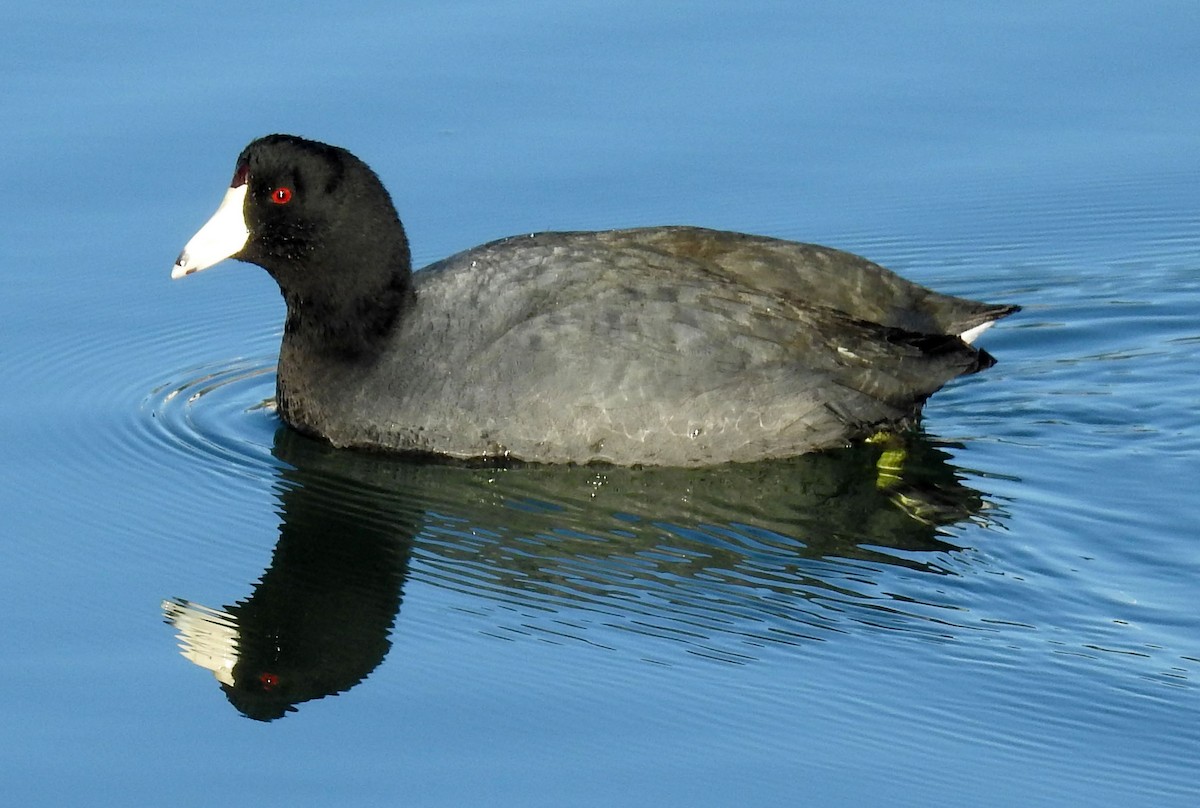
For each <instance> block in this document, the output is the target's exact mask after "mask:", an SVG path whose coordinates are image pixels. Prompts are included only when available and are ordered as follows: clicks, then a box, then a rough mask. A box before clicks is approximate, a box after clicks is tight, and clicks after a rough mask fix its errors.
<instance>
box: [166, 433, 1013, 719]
mask: <svg viewBox="0 0 1200 808" xmlns="http://www.w3.org/2000/svg"><path fill="white" fill-rule="evenodd" d="M273 454H274V455H275V457H276V458H277V459H278V460H280V461H282V463H283V464H284V467H283V468H281V469H280V470H279V472H278V474H279V477H278V481H277V483H276V485H275V489H276V498H277V502H278V513H279V515H280V528H279V539H278V542H277V544H276V547H275V551H274V554H273V557H272V560H271V564H270V566H269V567H268V569H267V570H266V571H265V572H264V573H263V574H262V576H261V578H260V579H259V581H258V583H257V584H256V585H255V586H254V587H253V591H252V592H251V593H250V594H249V595H248V596H247V597H246V598H244V599H242V600H239V601H238V602H237V603H234V604H232V605H230V606H227V607H225V608H223V609H219V610H218V609H210V608H208V607H205V606H201V605H199V604H196V603H193V602H190V601H187V600H183V599H171V600H168V601H165V602H164V604H163V609H164V613H165V615H166V618H167V621H168V622H169V623H171V624H172V625H173V626H175V627H176V629H177V630H178V633H179V637H180V640H181V643H182V646H181V647H182V648H183V654H184V656H185V657H187V658H189V659H190V660H192V661H193V662H195V663H196V664H198V665H201V666H203V667H205V668H208V669H210V670H212V671H213V672H214V674H215V675H216V676H217V679H218V681H219V682H220V686H221V689H222V690H223V691H224V693H225V695H226V696H227V698H228V699H229V701H230V702H231V703H232V704H233V705H234V706H235V707H236V708H237V709H238V710H239V711H240V712H241V713H243V714H244V715H247V716H249V717H251V718H255V719H259V720H272V719H275V718H278V717H281V716H283V715H285V714H286V713H287V712H289V711H292V710H294V709H295V705H297V704H300V703H302V702H305V701H310V700H313V699H319V698H323V697H325V696H328V695H333V694H337V693H341V692H344V691H346V690H348V689H350V688H352V687H354V686H355V685H356V684H358V683H359V682H361V681H362V680H363V679H365V678H366V677H367V676H368V675H369V674H370V673H371V672H372V671H373V670H374V669H375V668H376V667H377V666H378V665H379V664H380V663H381V662H382V661H383V659H384V657H385V656H386V654H387V653H388V650H389V648H390V635H391V633H392V631H393V629H394V627H395V622H396V619H397V615H398V614H399V610H400V605H401V600H402V596H403V591H404V585H405V582H406V580H407V579H409V577H410V574H413V575H416V576H418V577H419V578H420V580H422V581H423V582H427V583H431V584H434V585H438V586H443V587H447V588H453V589H457V590H460V591H464V592H469V593H471V594H472V595H473V596H476V597H478V598H479V599H480V600H479V602H480V603H481V604H487V603H493V604H496V605H497V608H511V607H512V606H513V605H514V604H515V605H517V606H519V607H520V608H521V609H525V610H532V611H535V612H537V611H540V612H544V613H550V614H554V615H556V616H557V618H556V620H555V621H554V622H555V628H554V631H557V632H565V633H566V634H567V635H570V634H572V633H574V635H575V636H576V638H578V639H582V640H584V641H590V640H589V639H588V637H587V636H586V633H587V630H588V629H587V624H588V622H589V621H590V620H595V621H597V622H599V623H602V624H603V625H605V626H608V627H611V626H613V625H618V626H620V627H624V628H627V629H629V630H631V631H634V632H636V633H638V634H649V635H654V636H658V637H662V638H664V639H666V640H670V641H675V642H679V643H683V644H684V645H685V646H687V647H688V649H689V650H691V651H693V652H695V653H699V654H702V655H707V656H712V657H714V658H717V659H722V660H724V661H731V662H737V661H744V660H745V659H746V652H745V650H744V649H743V648H742V647H741V645H742V644H745V643H748V644H749V645H750V646H754V645H761V643H763V642H782V643H801V642H804V641H809V640H813V639H823V638H827V636H828V635H829V634H831V633H832V634H836V633H837V632H839V631H843V630H844V625H843V624H844V623H845V621H846V620H847V617H846V609H845V608H844V605H845V604H847V603H854V602H857V603H860V604H862V603H865V602H866V600H868V599H869V598H864V596H863V595H862V594H861V592H860V591H859V590H860V588H861V587H862V586H863V585H867V586H869V585H870V584H871V582H872V578H873V576H877V574H878V571H879V570H881V569H894V568H896V567H901V568H906V569H908V570H912V571H916V572H918V573H928V574H934V575H937V574H946V573H948V572H949V570H948V569H947V568H946V567H944V566H943V565H942V564H941V563H940V562H942V561H943V560H944V559H945V558H946V554H947V553H952V552H953V551H955V550H956V549H958V548H957V547H956V546H955V545H954V544H952V543H950V542H949V541H948V540H947V532H946V531H945V528H946V526H949V525H952V524H954V523H957V522H961V521H963V520H968V519H971V520H975V521H981V520H986V519H991V518H994V516H992V515H989V507H988V506H987V505H986V503H985V501H984V499H983V497H982V496H981V495H980V493H979V492H977V491H975V490H973V489H971V488H969V487H967V486H965V485H964V484H963V483H962V482H961V480H960V479H959V476H958V475H957V473H956V470H955V468H954V467H953V466H952V465H951V464H950V463H949V455H948V454H947V453H946V451H945V450H944V449H943V448H939V447H938V446H937V445H935V444H934V443H933V442H931V441H930V440H928V439H927V438H925V437H924V436H922V435H920V434H911V435H906V436H904V437H903V438H891V439H889V440H888V441H884V442H881V443H875V444H864V445H862V446H858V447H854V448H851V449H846V450H841V451H836V452H828V453H823V454H818V455H810V456H805V457H799V458H792V459H788V460H781V461H772V462H765V463H756V464H748V465H736V466H734V465H731V466H723V467H718V468H713V469H702V470H679V469H627V468H596V467H545V466H532V467H530V466H526V467H514V468H496V467H487V468H467V467H462V466H454V465H445V464H437V463H422V462H414V461H412V460H402V459H396V458H391V457H385V456H378V455H371V454H364V453H357V452H347V451H338V450H334V449H330V448H329V447H327V446H325V445H323V444H320V443H317V442H314V441H311V440H308V439H306V438H303V437H301V436H299V435H297V434H296V433H294V432H292V431H291V430H288V429H280V430H279V431H278V432H277V433H276V436H275V444H274V447H273ZM485 608H486V607H485ZM867 608H868V611H871V612H872V613H873V614H874V615H875V616H872V617H868V618H866V619H867V620H868V621H871V620H876V619H882V618H879V617H878V615H880V614H881V613H882V612H894V610H893V609H892V608H891V607H889V606H886V605H885V606H882V607H880V606H878V605H871V604H868V605H867ZM601 644H602V643H601Z"/></svg>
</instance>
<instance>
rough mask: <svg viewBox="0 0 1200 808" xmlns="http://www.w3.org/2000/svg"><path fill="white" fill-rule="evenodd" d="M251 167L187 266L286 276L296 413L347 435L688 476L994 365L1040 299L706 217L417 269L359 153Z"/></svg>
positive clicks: (798, 445) (911, 409)
mask: <svg viewBox="0 0 1200 808" xmlns="http://www.w3.org/2000/svg"><path fill="white" fill-rule="evenodd" d="M235 166H236V167H235V169H234V174H233V180H232V182H231V184H230V187H229V189H228V190H227V191H226V193H225V197H224V199H223V200H222V202H221V203H220V206H219V207H218V209H217V211H216V213H215V214H213V216H212V218H211V219H209V221H208V222H207V223H206V224H205V225H204V226H203V227H201V228H200V230H199V231H198V232H197V233H196V234H195V236H194V237H192V239H191V240H190V241H189V242H188V243H187V246H186V247H185V248H184V250H183V252H182V253H181V254H180V255H179V258H178V259H177V260H176V262H175V266H174V269H173V271H172V273H171V275H172V277H173V278H180V277H183V276H185V275H190V274H192V273H194V272H199V271H200V270H202V269H206V268H207V267H210V266H212V265H214V264H216V263H218V262H220V261H222V260H224V259H226V258H235V259H238V260H240V261H247V262H250V263H253V264H258V265H259V266H261V267H262V268H264V269H265V270H266V271H267V272H268V273H269V274H270V275H271V277H272V278H274V279H275V281H276V282H277V283H278V285H279V289H280V292H281V293H282V294H283V299H284V301H285V303H286V306H287V315H286V320H285V323H284V329H283V340H282V344H281V346H280V353H279V363H278V367H277V371H276V404H277V408H278V412H279V414H280V416H281V417H282V419H283V420H284V421H285V422H286V423H288V424H289V425H291V426H292V427H293V428H295V429H297V430H299V431H300V432H302V433H305V434H308V435H311V436H315V437H317V438H321V439H323V440H326V441H328V442H330V443H332V444H333V445H335V446H338V447H353V448H360V449H374V450H383V451H390V452H409V453H416V454H422V455H439V456H444V457H447V458H456V459H461V460H489V459H491V460H495V459H506V460H518V461H528V462H538V463H609V464H618V465H665V466H705V465H713V464H719V463H727V462H749V461H756V460H762V459H766V458H778V457H787V456H791V455H797V454H802V453H806V452H811V451H816V450H822V449H828V448H832V447H836V446H842V445H846V444H847V443H849V442H852V441H854V440H857V439H860V438H863V437H865V436H867V435H870V434H872V433H874V432H876V431H878V430H880V429H889V428H896V427H900V426H904V425H907V424H910V423H911V422H912V421H913V420H914V419H916V418H917V417H918V416H919V413H920V410H921V407H922V405H923V403H924V402H925V400H926V399H927V398H928V397H929V396H930V395H931V394H933V393H934V392H935V391H937V390H938V389H939V388H941V387H942V386H943V385H944V384H946V383H947V382H949V381H950V380H951V379H954V378H956V377H958V376H960V375H963V374H968V373H974V372H976V371H978V370H981V369H984V368H986V367H989V366H991V365H992V364H993V363H994V361H995V360H994V359H993V358H992V357H991V356H990V355H989V354H988V353H986V352H985V351H983V350H980V349H977V348H974V347H972V346H971V344H970V343H971V342H972V341H973V340H974V339H975V338H976V337H978V335H979V334H980V333H982V332H983V331H984V330H985V329H986V328H988V327H989V326H991V325H992V324H993V323H994V322H995V321H996V320H998V319H999V318H1001V317H1004V316H1006V315H1008V314H1011V313H1012V312H1014V311H1017V309H1018V307H1017V306H1013V305H989V304H985V303H979V302H975V301H971V300H966V299H963V298H957V297H951V296H948V295H944V294H939V293H937V292H934V291H932V290H929V289H926V288H924V287H922V286H919V285H917V284H914V283H911V282H909V281H907V280H905V279H903V278H901V277H900V276H898V275H896V274H895V273H893V272H891V271H890V270H887V269H885V268H883V267H881V266H879V265H878V264H875V263H872V262H871V261H868V260H867V259H865V258H860V257H858V256H856V255H853V254H850V253H847V252H842V251H840V250H835V249H830V248H827V247H821V246H816V245H812V244H802V243H797V242H792V241H784V240H780V239H776V238H770V237H766V236H757V235H749V234H745V233H733V232H724V231H718V230H709V229H705V228H699V227H683V226H668V227H644V228H636V229H627V230H605V231H586V232H585V231H580V232H542V233H532V234H528V235H517V236H512V237H509V238H504V239H500V240H497V241H492V242H490V243H487V244H484V245H482V246H479V247H473V248H471V249H468V250H465V251H463V252H460V253H458V254H456V255H452V256H450V257H449V258H446V259H443V260H441V261H438V262H436V263H434V264H431V265H430V266H428V267H426V268H424V269H422V270H420V271H417V272H413V271H412V261H411V256H410V252H409V244H408V238H407V235H406V234H405V231H404V227H403V225H402V224H401V221H400V218H399V216H398V215H397V213H396V209H395V206H394V205H393V203H392V200H391V197H390V196H389V194H388V192H387V190H386V189H385V188H384V186H383V183H382V182H381V181H380V179H379V178H378V176H377V175H376V174H375V172H374V171H372V170H371V169H370V168H369V167H368V166H367V164H366V163H364V162H363V161H362V160H360V159H358V158H357V157H355V156H354V155H352V154H351V153H350V152H348V151H346V150H345V149H342V148H339V147H336V146H331V145H327V144H324V143H318V142H315V141H311V140H305V139H302V138H299V137H294V136H291V135H269V136H267V137H263V138H260V139H258V140H255V141H253V142H252V143H250V144H249V145H248V146H247V147H246V148H245V149H244V150H243V151H242V153H241V154H240V155H239V157H238V158H237V162H236V164H235Z"/></svg>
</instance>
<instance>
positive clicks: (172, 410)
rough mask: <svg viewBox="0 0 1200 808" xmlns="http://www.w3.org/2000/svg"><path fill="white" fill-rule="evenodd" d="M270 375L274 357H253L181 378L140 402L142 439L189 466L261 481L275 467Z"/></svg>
mask: <svg viewBox="0 0 1200 808" xmlns="http://www.w3.org/2000/svg"><path fill="white" fill-rule="evenodd" d="M274 370H275V365H274V360H273V357H256V358H251V359H240V360H235V361H231V362H214V363H210V364H206V365H202V366H199V367H194V368H189V369H187V370H185V371H183V372H181V373H180V374H179V375H178V376H176V377H175V378H172V379H170V380H168V381H164V382H162V383H160V384H159V385H157V386H156V387H155V388H154V389H152V390H151V391H150V392H149V393H148V394H147V395H146V397H145V398H144V399H143V400H142V402H141V405H140V407H139V415H140V416H141V417H140V418H139V420H138V426H139V427H141V428H142V429H143V430H144V434H143V435H142V436H141V437H142V438H143V439H144V440H147V441H151V442H155V443H157V444H158V445H159V446H162V447H165V448H166V449H168V450H169V451H171V452H174V453H178V454H181V455H184V456H185V457H186V458H188V459H189V460H191V461H192V462H196V463H201V464H204V465H209V466H220V467H222V468H223V469H224V470H226V471H230V470H240V471H241V472H243V473H249V474H251V475H252V476H255V477H262V476H263V470H264V469H273V468H274V467H275V466H276V465H277V463H276V461H274V460H273V458H272V457H271V444H272V440H273V436H274V434H275V430H276V428H277V427H278V425H279V421H278V419H277V418H276V416H275V413H274V395H275V374H274Z"/></svg>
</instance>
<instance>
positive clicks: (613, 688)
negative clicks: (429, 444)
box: [0, 0, 1200, 806]
mask: <svg viewBox="0 0 1200 808" xmlns="http://www.w3.org/2000/svg"><path fill="white" fill-rule="evenodd" d="M0 32H3V33H0V44H2V46H0V78H2V79H3V81H2V82H0V99H2V103H3V110H4V119H5V126H4V127H3V128H2V129H0V144H2V145H3V153H4V154H5V166H6V170H5V178H6V182H5V189H6V193H4V194H0V218H2V219H3V221H4V222H5V225H6V226H5V237H4V238H3V240H0V272H3V280H4V294H3V295H2V296H0V322H2V323H3V324H4V325H3V334H4V348H3V352H2V353H0V380H2V383H3V390H4V394H3V395H2V396H0V429H2V430H3V439H2V440H0V510H2V512H3V513H4V514H6V517H7V518H6V520H5V525H6V527H5V529H4V531H3V533H4V537H5V541H4V548H5V563H4V564H3V565H0V593H2V594H0V603H3V604H4V606H5V613H6V618H7V619H6V621H5V624H6V629H5V631H4V634H3V637H4V640H5V642H4V645H5V653H4V654H3V656H0V676H3V679H4V681H5V684H6V687H5V688H4V689H3V691H0V713H2V714H3V715H4V717H5V720H4V722H3V729H0V740H2V741H3V753H2V754H3V765H0V787H2V791H3V793H4V794H5V799H6V801H7V802H9V803H11V804H13V805H113V804H123V805H178V806H189V805H196V806H199V805H205V806H207V805H214V804H232V803H238V804H246V803H250V804H260V805H289V806H296V805H329V804H336V805H389V806H390V805H401V804H403V805H419V806H447V805H455V806H458V805H521V806H539V805H546V806H550V805H553V806H561V805H572V806H586V805H597V806H600V805H603V806H612V805H629V806H637V805H656V806H659V805H690V806H710V805H711V806H718V805H720V806H724V805H733V804H736V805H755V806H759V805H761V806H768V805H794V804H797V803H801V804H814V805H845V804H878V805H914V806H915V805H921V806H928V805H962V804H970V805H1062V804H1079V805H1108V804H1121V805H1125V806H1140V805H1146V806H1164V805H1180V806H1184V805H1194V804H1196V803H1197V801H1200V786H1198V785H1197V780H1196V777H1195V761H1196V760H1197V759H1198V757H1200V687H1198V679H1200V614H1198V613H1197V610H1196V607H1195V603H1196V596H1195V588H1196V581H1197V580H1200V542H1198V537H1197V531H1196V524H1197V522H1198V520H1200V505H1197V502H1196V498H1195V496H1194V492H1195V491H1196V490H1197V488H1198V483H1200V475H1198V474H1197V470H1196V468H1197V466H1196V459H1197V457H1198V456H1200V428H1198V427H1197V424H1196V414H1197V412H1198V410H1200V381H1198V379H1200V372H1198V371H1200V325H1198V319H1197V315H1198V314H1200V237H1198V236H1197V227H1196V212H1197V210H1198V209H1200V159H1198V158H1197V155H1198V154H1200V149H1198V148H1197V146H1198V145H1200V144H1198V142H1197V132H1198V131H1200V65H1198V63H1197V60H1196V58H1195V43H1196V41H1197V36H1198V35H1200V7H1198V6H1196V5H1195V4H1192V3H1183V2H1179V3H1172V2H1161V3H1151V4H1149V5H1145V4H1141V5H1136V6H1135V5H1132V4H1130V5H1126V6H1120V5H1113V4H1108V5H1103V6H1097V5H1096V4H1094V3H1083V2H1063V3H1052V4H1046V3H1033V2H1013V3H1004V4H993V5H984V4H950V3H940V2H927V3H911V4H901V5H898V6H894V5H887V4H876V3H866V2H849V3H838V4H825V3H793V4H779V3H769V2H749V3H741V4H732V5H731V4H723V3H715V2H695V3H657V4H650V5H647V4H644V3H641V4H639V3H629V2H608V3H598V2H575V3H566V4H564V3H548V2H522V3H512V2H496V3H472V2H449V3H423V2H418V3H408V4H404V5H400V6H398V5H395V4H384V3H368V4H363V5H361V6H357V7H335V6H331V5H330V4H318V3H310V2H303V1H302V2H297V3H291V4H287V5H283V4H263V5H259V6H252V7H246V6H245V5H244V4H235V3H223V2H206V3H191V2H185V3H177V4H151V3H145V2H132V3H126V4H121V5H119V6H116V7H108V6H95V7H87V6H81V5H78V4H68V3H57V2H48V3H38V4H34V3H30V2H21V1H20V0H18V2H14V3H9V4H8V5H6V6H5V7H4V8H3V9H0ZM274 131H284V132H291V133H295V134H300V135H304V136H307V137H312V138H317V139H321V140H326V141H329V142H333V143H337V144H340V145H343V146H346V147H348V148H350V149H352V150H353V151H354V152H355V153H357V154H359V155H360V156H361V157H363V158H364V159H365V160H367V161H368V162H369V163H370V164H371V165H372V166H373V167H374V168H375V169H376V171H377V172H378V173H379V174H380V176H381V177H382V178H383V179H384V181H385V183H386V184H387V185H388V187H389V188H390V190H391V191H392V194H393V196H394V198H395V201H396V203H397V206H398V208H399V210H400V213H401V216H402V217H403V219H404V221H405V224H406V226H407V228H408V230H409V234H410V237H411V240H412V243H413V248H414V253H415V257H416V260H417V263H418V264H420V265H423V264H425V263H428V262H430V261H432V260H436V259H437V258H439V257H442V256H444V255H447V254H449V253H451V252H454V251H456V250H459V249H462V248H465V247H468V246H472V245H474V244H477V243H480V242H482V241H485V240H487V239H490V238H495V237H499V236H504V235H510V234H513V233H518V232H530V231H536V230H545V229H599V228H608V227H621V226H633V225H644V224H683V223H687V224H697V225H705V226H710V227H719V228H726V229H735V230H746V231H752V232H758V233H764V234H768V235H774V236H779V237H784V238H791V239H797V240H804V241H813V242H818V243H826V244H829V245H831V246H836V247H840V248H843V249H848V250H852V251H854V252H858V253H861V254H863V255H867V256H869V257H871V258H872V259H874V260H876V261H879V262H881V263H884V264H885V265H887V266H890V267H892V268H893V269H896V270H898V271H900V272H902V273H903V274H905V275H907V276H908V277H910V278H912V279H914V280H917V281H920V282H922V283H925V284H927V285H930V286H933V287H935V288H938V289H940V290H943V291H947V292H951V293H955V294H961V295H967V296H970V297H975V298H979V299H984V300H988V301H993V302H1013V303H1019V304H1021V305H1022V306H1023V307H1024V311H1023V312H1022V313H1021V314H1019V315H1017V316H1015V317H1013V318H1011V319H1009V320H1006V321H1005V322H1004V323H1002V324H1001V325H999V326H997V327H996V328H995V329H993V330H992V331H990V332H989V333H988V334H987V335H986V336H985V337H984V339H983V344H984V345H985V347H986V348H987V349H988V350H989V351H990V352H991V353H993V354H995V355H996V356H997V357H998V359H999V360H1000V361H999V364H997V365H996V366H995V367H994V368H992V369H990V370H988V371H987V372H986V373H983V374H980V375H977V376H973V377H970V378H968V379H963V380H960V381H959V382H957V383H955V384H954V385H951V386H950V387H949V388H947V389H946V390H944V391H942V392H941V393H939V394H938V395H937V396H935V397H934V398H933V399H932V400H931V402H930V404H929V406H928V408H927V411H926V418H925V420H924V424H923V430H922V432H921V433H920V434H918V435H912V436H909V437H908V439H907V440H906V442H905V443H904V444H902V445H890V446H889V445H876V446H870V447H859V448H858V449H856V450H852V451H849V452H845V453H835V454H834V455H832V456H821V457H817V458H800V459H797V460H793V461H785V462H780V463H774V464H764V465H756V466H752V467H749V468H722V469H714V470H707V471H700V472H678V471H670V470H617V469H578V468H576V469H461V468H446V467H440V466H430V465H419V464H413V463H411V462H405V461H396V460H393V459H388V458H380V457H373V456H361V455H355V454H346V453H339V452H334V451H331V450H328V449H325V448H324V447H322V446H320V445H318V444H315V443H312V442H310V441H307V440H305V439H302V438H299V437H298V436H295V435H292V434H291V433H290V432H289V431H288V430H286V429H285V428H282V427H281V425H280V424H279V422H278V419H277V418H276V417H275V415H274V413H273V411H272V410H271V408H270V406H269V399H270V397H271V396H272V395H273V389H274V388H273V386H274V375H273V373H274V361H275V352H276V350H277V347H278V339H279V333H280V328H281V318H282V313H283V312H282V304H281V301H280V300H279V296H278V292H277V290H276V288H275V286H274V284H273V282H272V281H271V280H270V279H269V278H268V277H267V276H266V275H265V273H263V272H262V271H261V270H259V269H257V268H255V267H251V266H248V265H241V264H235V263H232V262H231V263H230V264H229V265H228V266H225V267H220V268H216V269H214V270H212V271H210V272H206V273H203V274H202V275H200V276H197V277H194V278H189V279H187V280H186V281H182V282H171V281H170V280H169V271H170V265H171V262H172V261H173V260H174V258H175V256H176V255H177V253H178V252H179V250H180V248H181V247H182V246H183V244H184V243H185V242H186V241H187V239H188V238H189V237H190V236H191V234H192V233H193V232H194V231H195V230H196V229H197V228H198V227H199V225H200V224H202V223H203V221H204V220H205V219H206V217H207V216H208V215H209V214H210V213H211V211H212V210H213V209H214V208H215V206H216V204H217V202H218V201H219V200H220V198H221V196H222V194H223V191H224V188H225V186H226V184H227V182H228V179H229V176H230V173H231V171H232V168H233V161H234V158H235V157H236V155H237V153H238V151H239V150H240V149H241V148H242V146H243V145H245V143H246V142H247V141H249V140H250V139H252V138H254V137H256V136H259V135H262V134H266V133H269V132H274ZM897 460H899V461H902V462H901V463H900V465H901V467H902V473H901V474H900V475H899V476H898V477H895V478H893V477H889V476H888V475H887V474H886V473H883V472H881V468H882V469H886V468H887V467H888V464H889V462H892V461H897ZM231 649H232V651H233V652H234V653H235V654H240V656H241V658H242V659H243V660H246V663H245V666H244V667H245V668H247V669H248V668H249V667H250V661H249V660H251V658H253V659H254V661H255V664H256V665H258V666H259V667H257V668H255V669H254V674H253V675H254V677H256V680H257V681H259V682H260V684H262V685H263V688H262V691H263V693H265V695H263V696H261V697H253V698H250V697H242V696H238V695H236V694H235V695H234V696H233V697H229V696H227V694H226V692H224V691H223V689H222V687H221V684H220V682H219V681H218V679H217V678H215V677H214V675H213V673H212V672H211V671H210V670H208V669H206V668H207V667H218V668H219V667H220V665H221V664H222V663H221V660H222V659H224V658H225V657H227V656H228V655H229V654H230V652H231ZM180 652H182V654H181V653H180ZM255 719H257V720H255Z"/></svg>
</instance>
